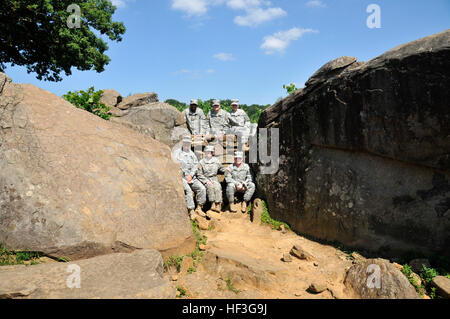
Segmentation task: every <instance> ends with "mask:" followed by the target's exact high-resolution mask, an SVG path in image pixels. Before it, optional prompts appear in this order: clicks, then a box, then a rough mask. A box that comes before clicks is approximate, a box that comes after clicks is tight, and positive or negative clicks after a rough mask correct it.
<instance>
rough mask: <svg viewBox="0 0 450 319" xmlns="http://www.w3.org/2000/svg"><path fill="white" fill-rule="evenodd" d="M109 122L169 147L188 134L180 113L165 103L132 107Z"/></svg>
mask: <svg viewBox="0 0 450 319" xmlns="http://www.w3.org/2000/svg"><path fill="white" fill-rule="evenodd" d="M111 120H112V121H115V122H117V123H122V124H124V125H128V126H129V127H131V128H134V129H135V130H137V131H140V132H141V133H144V134H147V135H149V136H151V137H153V138H155V139H156V140H158V141H160V142H162V143H164V144H166V145H168V146H170V147H172V146H174V145H175V144H176V143H177V142H178V141H179V140H180V139H181V138H182V137H183V135H184V134H189V132H188V130H187V127H186V120H185V118H184V116H182V113H181V112H180V111H178V110H177V109H176V108H175V107H173V106H172V105H170V104H167V103H161V102H155V103H150V104H146V105H142V106H139V107H134V108H132V109H130V110H129V111H128V112H127V113H124V114H122V115H121V116H120V117H113V118H111Z"/></svg>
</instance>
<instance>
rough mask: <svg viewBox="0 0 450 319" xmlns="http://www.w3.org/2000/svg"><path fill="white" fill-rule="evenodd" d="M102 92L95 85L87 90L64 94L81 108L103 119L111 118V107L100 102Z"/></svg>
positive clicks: (64, 96) (65, 97)
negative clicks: (96, 89)
mask: <svg viewBox="0 0 450 319" xmlns="http://www.w3.org/2000/svg"><path fill="white" fill-rule="evenodd" d="M102 94H103V91H101V90H100V91H95V89H94V87H93V86H91V87H90V88H89V89H88V90H87V91H83V90H80V91H75V92H71V91H69V92H67V94H64V95H63V98H64V99H66V100H67V101H69V102H70V103H72V104H73V105H74V106H75V107H77V108H79V109H83V110H86V111H88V112H91V113H93V114H95V115H97V116H99V117H101V118H102V119H105V120H109V119H110V118H111V115H109V114H108V112H109V110H110V109H111V108H110V107H108V106H106V105H105V104H103V103H101V102H100V98H101V97H102Z"/></svg>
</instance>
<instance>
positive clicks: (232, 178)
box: [225, 151, 256, 213]
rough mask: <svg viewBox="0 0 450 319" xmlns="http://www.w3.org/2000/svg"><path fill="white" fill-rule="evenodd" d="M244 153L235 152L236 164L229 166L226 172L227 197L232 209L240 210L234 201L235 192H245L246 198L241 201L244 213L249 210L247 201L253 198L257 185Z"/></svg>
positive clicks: (234, 210) (233, 210)
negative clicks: (245, 160)
mask: <svg viewBox="0 0 450 319" xmlns="http://www.w3.org/2000/svg"><path fill="white" fill-rule="evenodd" d="M243 160H244V153H243V152H240V151H238V152H235V155H234V164H233V165H230V166H228V168H227V169H226V172H225V181H226V183H227V198H228V201H229V203H230V210H231V211H232V212H233V213H235V212H237V211H238V209H239V207H237V205H236V203H235V201H234V194H235V192H240V193H244V200H243V201H242V203H241V207H240V208H241V210H242V212H243V213H246V212H247V203H248V202H249V201H250V200H251V199H252V196H253V194H254V193H255V190H256V186H255V183H254V180H253V174H252V172H251V170H250V166H249V165H248V164H246V163H244V162H243Z"/></svg>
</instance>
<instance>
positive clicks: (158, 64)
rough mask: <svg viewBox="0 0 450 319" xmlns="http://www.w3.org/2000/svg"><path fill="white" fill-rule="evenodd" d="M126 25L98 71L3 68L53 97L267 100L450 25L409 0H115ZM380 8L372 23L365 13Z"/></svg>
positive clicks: (449, 16)
mask: <svg viewBox="0 0 450 319" xmlns="http://www.w3.org/2000/svg"><path fill="white" fill-rule="evenodd" d="M113 2H114V3H115V4H116V5H117V6H118V9H117V11H116V13H115V14H114V19H115V20H117V21H123V22H124V24H125V26H126V27H127V32H126V34H125V35H124V39H123V41H122V42H119V43H115V42H114V43H110V44H109V47H110V49H109V50H108V51H107V55H108V56H109V57H110V58H111V59H112V61H111V62H110V64H109V65H107V66H106V70H105V71H104V72H102V73H96V72H95V71H84V72H80V71H77V70H73V74H72V75H71V76H70V77H64V80H63V81H62V82H56V83H54V82H45V81H39V80H37V79H36V78H35V75H34V74H27V73H26V70H25V69H24V68H20V67H8V68H7V69H6V73H7V74H8V75H9V76H10V77H11V78H12V79H13V80H14V81H15V82H19V83H32V84H35V85H37V86H39V87H42V88H44V89H46V90H49V91H51V92H53V93H55V94H57V95H62V94H64V93H66V92H67V91H69V90H72V91H73V90H81V89H87V88H88V87H89V86H94V87H95V88H96V89H115V90H117V91H119V92H120V93H121V94H122V95H123V96H127V95H128V94H130V93H141V92H156V93H158V94H159V97H160V100H165V99H168V98H175V99H178V100H180V101H184V102H187V101H188V100H189V99H191V98H201V99H208V98H218V99H224V98H231V99H233V98H237V99H240V101H241V103H246V104H252V103H258V104H272V103H274V102H275V100H276V99H277V98H279V97H282V96H285V95H286V93H285V90H284V89H283V84H289V83H292V82H293V83H296V84H297V86H298V87H302V86H303V84H304V82H305V81H306V80H307V79H308V78H309V76H311V75H312V74H313V73H314V72H315V71H316V70H317V69H318V68H319V67H321V66H322V65H323V64H324V63H326V62H328V61H329V60H332V59H335V58H337V57H340V56H343V55H349V56H355V57H357V58H358V60H361V61H367V60H370V59H372V58H374V57H376V56H378V55H380V54H382V53H383V52H385V51H387V50H389V49H391V48H393V47H395V46H397V45H400V44H404V43H406V42H409V41H412V40H416V39H419V38H421V37H424V36H427V35H431V34H433V33H437V32H441V31H444V30H446V29H448V28H449V27H450V1H448V0H432V1H411V0H409V1H407V0H370V1H365V0H320V1H319V0H272V1H266V0H150V1H148V0H114V1H113ZM370 4H377V5H379V7H380V9H381V28H374V29H370V28H368V27H367V24H366V20H367V18H368V17H369V15H370V14H371V13H367V12H366V9H367V7H368V5H370Z"/></svg>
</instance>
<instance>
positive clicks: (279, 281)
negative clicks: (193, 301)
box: [167, 212, 352, 299]
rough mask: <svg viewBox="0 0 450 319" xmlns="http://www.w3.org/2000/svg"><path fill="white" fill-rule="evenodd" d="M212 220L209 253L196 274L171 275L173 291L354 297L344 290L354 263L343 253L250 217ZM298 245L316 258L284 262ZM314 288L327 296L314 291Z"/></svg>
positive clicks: (190, 294) (207, 232)
mask: <svg viewBox="0 0 450 319" xmlns="http://www.w3.org/2000/svg"><path fill="white" fill-rule="evenodd" d="M213 215H214V216H212V218H211V224H212V225H213V229H211V230H205V231H202V232H203V234H204V235H206V236H207V238H208V246H210V247H209V248H208V249H207V250H206V251H205V253H204V255H203V257H202V259H201V262H200V264H199V265H197V266H196V271H195V272H193V273H190V274H185V273H180V274H177V275H176V276H174V275H173V274H167V276H169V277H170V279H176V280H173V281H172V283H173V285H176V286H177V287H180V288H181V289H182V290H184V291H186V296H187V297H188V298H283V299H284V298H289V299H291V298H302V299H303V298H309V299H330V298H349V297H352V296H349V295H347V294H346V293H345V291H344V284H343V280H344V276H345V271H346V269H347V268H348V267H350V266H351V265H352V260H348V259H347V256H346V255H345V254H344V253H343V252H342V251H340V250H338V249H336V248H334V247H332V246H327V245H322V244H319V243H316V242H313V241H311V240H308V239H306V238H304V237H301V236H298V235H296V234H295V233H293V232H291V231H287V232H286V233H283V232H282V231H278V230H273V229H272V228H271V227H270V226H268V225H261V224H259V223H252V222H251V221H250V218H249V215H248V214H241V213H239V214H230V213H229V212H223V213H221V214H220V215H218V214H213ZM294 245H298V246H299V247H301V249H303V250H304V251H306V252H307V253H309V254H311V255H313V259H312V260H300V259H298V258H296V257H294V256H292V255H290V256H291V257H292V261H291V262H284V261H283V260H282V257H283V255H284V254H288V253H289V252H290V250H291V248H292V247H293V246H294ZM184 268H186V267H184ZM184 271H185V269H182V272H184ZM227 281H228V283H227ZM311 284H314V286H315V287H316V288H317V289H318V290H319V291H321V290H323V291H322V292H320V293H314V292H312V291H310V289H309V287H310V285H311ZM238 291H239V292H238Z"/></svg>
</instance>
